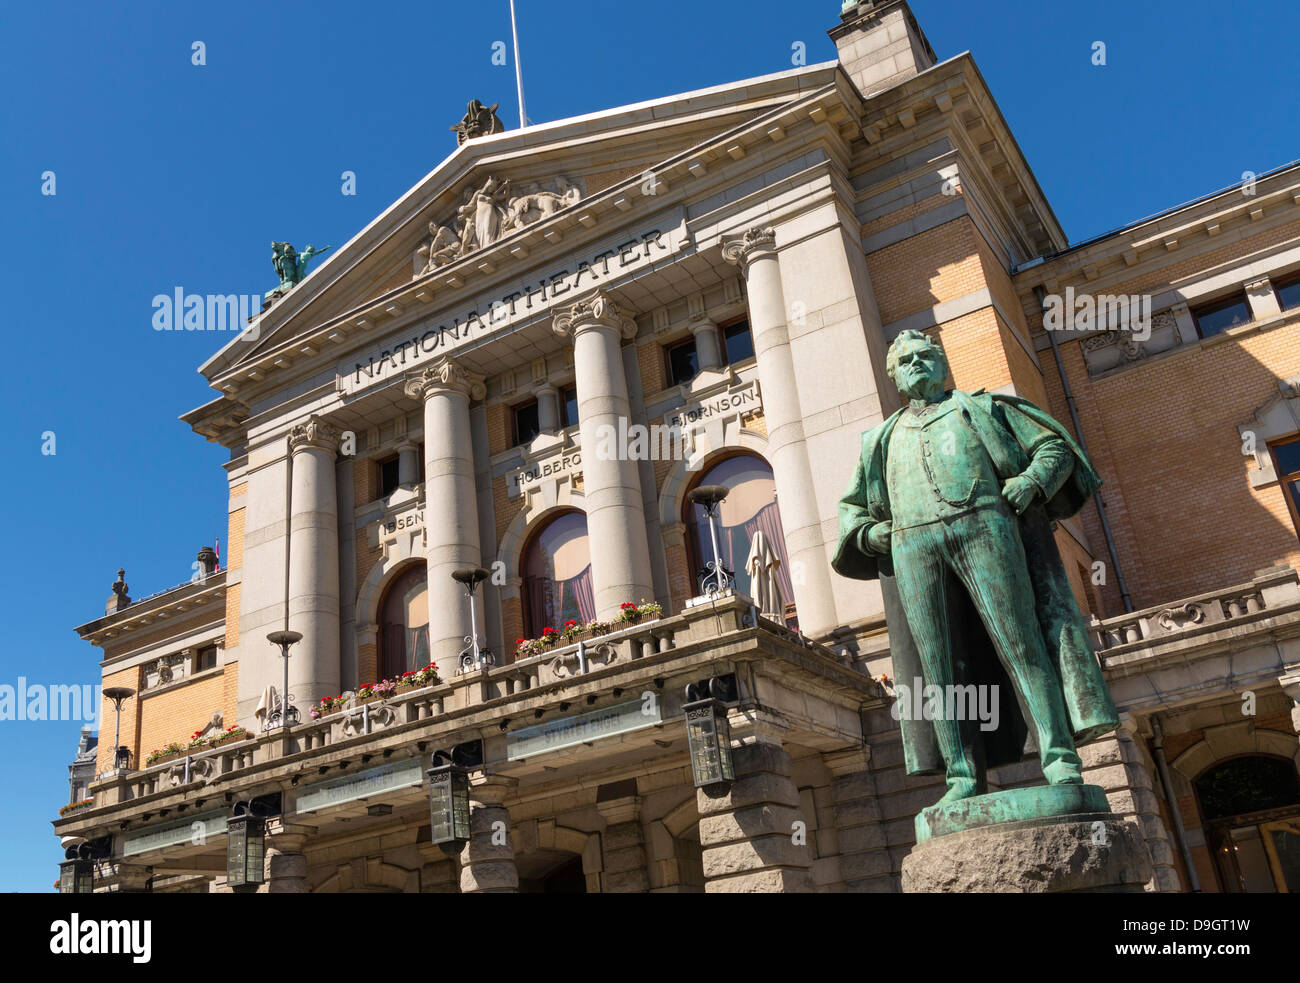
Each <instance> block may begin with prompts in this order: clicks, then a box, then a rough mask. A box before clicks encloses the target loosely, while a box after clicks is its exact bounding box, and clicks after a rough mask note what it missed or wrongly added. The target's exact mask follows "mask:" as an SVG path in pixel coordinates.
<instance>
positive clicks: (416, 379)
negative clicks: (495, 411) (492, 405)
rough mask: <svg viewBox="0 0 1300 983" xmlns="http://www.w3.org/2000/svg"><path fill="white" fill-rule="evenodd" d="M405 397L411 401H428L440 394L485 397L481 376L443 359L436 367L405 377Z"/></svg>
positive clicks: (485, 390) (473, 397)
mask: <svg viewBox="0 0 1300 983" xmlns="http://www.w3.org/2000/svg"><path fill="white" fill-rule="evenodd" d="M404 388H405V390H406V395H408V396H410V397H411V398H412V399H428V398H429V397H430V396H433V395H436V394H437V393H441V392H456V393H461V394H462V395H464V396H468V397H469V398H470V399H483V398H484V397H485V396H487V384H486V380H485V379H484V377H483V376H481V375H479V374H478V373H476V372H471V371H469V370H468V369H467V368H465V366H464V365H462V364H461V363H460V362H458V361H457V360H456V359H454V358H443V359H442V360H441V361H440V362H438V363H437V364H436V365H433V366H430V367H429V368H427V369H424V370H423V371H420V372H415V373H413V374H411V375H410V376H408V377H407V380H406V385H405V386H404Z"/></svg>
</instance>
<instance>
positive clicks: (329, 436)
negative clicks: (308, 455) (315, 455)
mask: <svg viewBox="0 0 1300 983" xmlns="http://www.w3.org/2000/svg"><path fill="white" fill-rule="evenodd" d="M342 437H343V434H342V432H341V431H340V430H339V429H338V428H337V427H333V426H330V424H328V423H326V422H325V421H324V420H322V419H321V418H320V417H318V416H313V417H312V418H311V419H310V420H308V421H307V422H306V423H301V424H299V425H298V426H296V427H294V428H293V429H292V430H290V431H289V450H290V451H297V450H301V449H304V448H307V447H314V448H318V449H320V450H326V451H329V452H330V453H331V454H332V453H334V452H335V451H337V450H338V447H339V441H340V440H341V439H342Z"/></svg>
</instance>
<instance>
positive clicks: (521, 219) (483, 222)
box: [415, 177, 582, 278]
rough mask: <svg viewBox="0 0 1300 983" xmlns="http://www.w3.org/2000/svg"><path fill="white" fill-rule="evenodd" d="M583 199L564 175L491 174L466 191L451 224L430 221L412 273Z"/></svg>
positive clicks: (424, 270) (421, 272)
mask: <svg viewBox="0 0 1300 983" xmlns="http://www.w3.org/2000/svg"><path fill="white" fill-rule="evenodd" d="M581 200H582V191H581V190H580V189H579V188H578V187H577V186H576V185H575V184H573V183H572V182H571V181H569V180H568V179H567V178H565V177H556V178H553V179H552V180H550V181H546V182H537V181H531V182H528V183H526V184H521V185H512V184H511V182H510V181H498V180H497V179H496V177H489V178H488V179H487V180H486V181H485V182H484V183H483V186H482V187H480V188H471V189H470V190H469V192H468V193H467V194H466V195H465V197H464V199H463V200H462V202H461V204H460V206H459V207H457V209H456V212H455V215H454V216H453V217H452V218H451V224H450V225H442V224H440V223H438V222H430V223H429V236H430V238H429V240H428V241H427V242H424V243H422V244H421V245H420V248H419V249H418V250H417V251H416V254H415V276H416V277H417V278H418V277H421V276H423V275H424V274H426V273H431V272H433V271H434V270H436V269H439V268H441V267H443V266H447V265H448V264H450V263H454V262H455V261H456V260H458V259H463V258H464V257H466V256H468V255H469V254H470V253H472V252H476V251H477V250H480V249H486V248H487V247H488V246H491V245H492V244H493V243H494V242H496V241H497V240H499V239H501V238H503V237H505V236H507V235H509V234H510V233H512V232H516V231H518V230H519V229H522V228H526V227H527V226H529V225H533V224H535V223H537V222H541V221H543V220H544V219H548V218H550V217H551V216H552V215H554V214H555V213H556V212H558V211H560V210H561V209H563V208H568V207H569V206H570V205H576V204H577V203H578V202H579V201H581Z"/></svg>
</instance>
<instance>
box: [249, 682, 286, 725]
mask: <svg viewBox="0 0 1300 983" xmlns="http://www.w3.org/2000/svg"><path fill="white" fill-rule="evenodd" d="M279 708H280V697H279V695H278V694H277V693H276V692H275V687H274V686H268V687H267V688H266V689H264V690H262V698H261V699H260V700H258V701H257V709H256V710H254V711H253V716H255V717H256V718H257V719H258V720H260V721H262V722H263V723H265V722H266V716H267V714H269V713H274V712H275V711H276V710H278V709H279Z"/></svg>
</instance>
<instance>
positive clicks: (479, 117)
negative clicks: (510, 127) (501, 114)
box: [451, 99, 506, 147]
mask: <svg viewBox="0 0 1300 983" xmlns="http://www.w3.org/2000/svg"><path fill="white" fill-rule="evenodd" d="M500 105H501V104H500V103H499V102H494V103H493V104H492V105H490V106H485V105H483V103H482V102H480V101H479V100H478V99H472V100H470V103H469V108H468V109H467V110H466V112H465V117H464V119H462V120H461V121H460V122H459V123H457V124H456V125H455V126H453V127H451V129H453V130H455V131H456V146H458V147H459V146H460V145H461V144H463V143H464V142H465V141H466V140H473V139H475V138H476V137H485V136H491V135H492V134H493V133H504V132H505V131H506V125H505V124H504V123H502V122H501V120H500V119H499V118H498V117H497V109H498V108H499V107H500Z"/></svg>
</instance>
